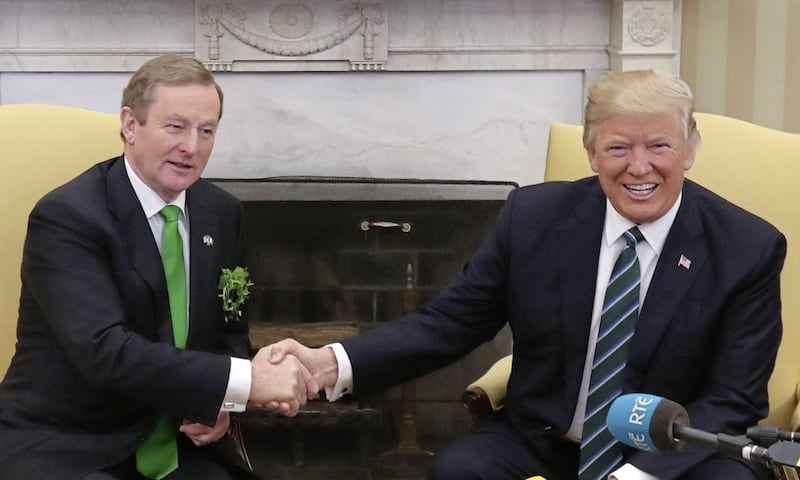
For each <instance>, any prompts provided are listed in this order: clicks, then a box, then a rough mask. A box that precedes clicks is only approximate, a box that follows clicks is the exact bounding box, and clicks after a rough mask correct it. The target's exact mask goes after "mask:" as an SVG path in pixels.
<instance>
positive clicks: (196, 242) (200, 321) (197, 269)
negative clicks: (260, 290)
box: [186, 187, 222, 347]
mask: <svg viewBox="0 0 800 480" xmlns="http://www.w3.org/2000/svg"><path fill="white" fill-rule="evenodd" d="M186 205H187V208H188V211H189V223H190V227H189V263H190V265H191V266H190V268H189V272H190V274H189V275H190V280H189V335H188V339H187V347H188V346H191V345H192V344H193V343H194V340H196V339H198V338H203V337H204V336H205V335H204V331H205V330H206V329H207V328H208V327H213V325H214V321H213V318H212V319H211V320H210V321H209V320H205V317H207V316H208V315H213V314H214V313H215V312H207V311H205V310H206V309H203V308H202V307H200V305H201V304H202V302H201V299H204V298H210V297H211V296H215V295H217V283H218V282H219V275H220V272H219V271H216V269H215V265H216V264H218V261H216V260H215V258H216V251H217V246H216V244H215V243H214V240H213V239H215V238H220V232H218V231H217V228H218V225H219V222H218V221H217V220H218V219H217V214H216V213H215V211H216V210H215V209H214V208H212V206H211V205H208V204H207V201H206V199H205V198H203V196H202V195H198V194H197V191H196V189H195V188H194V187H192V188H189V190H187V192H186ZM216 313H218V314H219V315H220V316H221V315H222V312H221V311H220V312H216Z"/></svg>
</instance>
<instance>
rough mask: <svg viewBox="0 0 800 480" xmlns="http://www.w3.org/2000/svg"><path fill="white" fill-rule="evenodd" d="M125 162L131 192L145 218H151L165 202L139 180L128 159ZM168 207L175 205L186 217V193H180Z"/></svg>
mask: <svg viewBox="0 0 800 480" xmlns="http://www.w3.org/2000/svg"><path fill="white" fill-rule="evenodd" d="M123 158H124V160H125V171H126V172H127V173H128V179H130V181H131V185H132V186H133V191H134V192H135V193H136V197H137V198H138V199H139V203H141V204H142V209H143V210H144V214H145V216H147V218H150V217H152V216H153V215H155V214H157V213H159V212H160V211H161V209H162V208H164V206H165V205H167V202H165V201H164V199H163V198H161V197H160V196H159V195H158V194H157V193H156V192H155V191H154V190H153V189H152V188H150V187H149V186H147V184H146V183H144V182H143V181H142V179H141V178H139V175H137V174H136V172H135V171H134V170H133V168H132V167H131V165H130V163H128V159H127V158H126V157H124V156H123ZM169 204H170V205H177V206H178V208H180V209H181V212H183V215H184V217H185V216H186V191H185V190H184V191H182V192H181V193H180V194H179V195H178V197H177V198H175V200H173V201H171V202H169Z"/></svg>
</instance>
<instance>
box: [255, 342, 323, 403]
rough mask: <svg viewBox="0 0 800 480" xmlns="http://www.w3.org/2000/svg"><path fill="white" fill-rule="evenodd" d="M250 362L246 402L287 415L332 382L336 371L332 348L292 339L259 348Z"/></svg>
mask: <svg viewBox="0 0 800 480" xmlns="http://www.w3.org/2000/svg"><path fill="white" fill-rule="evenodd" d="M251 364H252V383H251V385H250V399H249V400H250V402H251V403H255V404H258V405H261V406H263V407H266V408H269V409H271V410H277V411H279V412H280V413H282V414H283V415H286V416H289V417H293V416H295V415H297V413H298V412H299V411H300V407H301V406H303V405H305V403H306V401H308V400H309V399H312V398H316V397H317V395H318V393H319V391H320V390H322V389H324V388H325V387H327V386H333V385H335V384H336V379H337V378H338V375H339V365H338V363H337V361H336V356H335V355H334V353H333V349H331V348H330V347H322V348H308V347H306V346H303V345H302V344H300V343H299V342H297V341H296V340H293V339H286V340H281V341H280V342H277V343H273V344H272V345H268V346H266V347H263V348H261V349H259V351H258V353H256V355H255V357H253V359H252V360H251Z"/></svg>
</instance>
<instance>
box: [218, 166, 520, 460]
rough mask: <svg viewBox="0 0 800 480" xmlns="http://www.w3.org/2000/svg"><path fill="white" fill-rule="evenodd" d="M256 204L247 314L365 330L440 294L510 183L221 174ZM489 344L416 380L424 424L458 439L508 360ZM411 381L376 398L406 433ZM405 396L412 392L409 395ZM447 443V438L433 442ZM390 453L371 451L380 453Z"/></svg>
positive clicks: (432, 433)
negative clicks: (485, 374)
mask: <svg viewBox="0 0 800 480" xmlns="http://www.w3.org/2000/svg"><path fill="white" fill-rule="evenodd" d="M212 181H214V183H216V184H217V185H219V186H221V187H222V188H224V189H226V190H228V191H229V192H231V193H233V194H234V195H236V196H237V197H239V198H240V199H241V200H242V201H243V203H244V206H245V219H246V245H245V248H246V250H245V252H246V259H245V265H246V266H247V267H248V270H249V271H250V274H251V280H252V281H253V283H254V284H255V285H254V287H253V288H252V289H251V290H252V294H251V297H250V299H249V300H248V303H247V305H246V306H245V310H244V315H245V317H246V318H247V319H248V320H249V322H250V324H251V325H252V326H254V327H255V328H258V327H259V326H269V327H289V328H297V327H301V326H302V325H304V324H309V325H316V326H319V325H322V327H323V329H324V326H325V322H331V324H334V323H341V322H345V323H351V324H353V325H355V328H356V330H358V331H363V330H366V329H369V328H372V327H374V326H375V325H377V324H378V323H379V322H383V321H388V320H392V319H394V318H397V317H399V316H401V315H402V314H404V313H406V312H407V311H409V310H413V309H415V308H417V307H418V306H419V305H421V304H423V303H425V302H427V301H429V300H430V299H432V298H433V297H434V296H435V295H436V294H437V292H439V291H440V290H441V289H442V288H443V287H444V286H445V285H447V283H448V282H449V280H450V279H451V277H452V276H453V274H454V273H456V272H457V271H458V270H459V269H460V268H461V267H462V265H463V264H464V262H465V261H467V260H468V259H469V257H470V255H471V254H472V252H473V251H474V250H475V249H476V248H477V247H478V246H479V244H480V242H481V241H482V240H483V239H484V237H485V236H486V234H487V233H488V232H489V230H490V229H491V227H492V226H493V224H494V222H495V219H496V217H497V214H498V213H499V210H500V208H501V207H502V205H503V202H504V200H505V198H506V197H507V195H508V193H509V192H510V191H511V190H512V189H514V188H516V186H517V185H516V184H514V183H510V182H487V181H474V182H473V181H441V180H386V179H353V178H319V177H291V178H285V177H281V178H270V179H263V180H222V179H215V180H212ZM503 353H505V352H503V351H502V348H499V347H497V346H496V345H491V342H490V343H489V344H487V345H485V346H484V347H481V348H480V349H478V350H477V351H476V352H473V353H472V354H471V355H470V356H468V357H466V358H465V359H463V360H462V361H459V362H457V363H456V364H454V365H451V366H450V367H447V368H445V369H443V370H441V371H439V372H435V373H433V374H430V375H428V376H426V377H423V378H421V379H418V380H417V381H416V382H415V387H416V388H415V390H416V391H415V398H414V399H413V401H414V411H415V414H416V420H415V421H416V427H415V428H416V430H417V433H418V435H419V437H420V438H421V439H423V440H422V441H423V442H424V441H425V440H424V439H425V438H431V439H443V440H446V439H447V438H450V437H452V436H454V435H457V434H460V433H464V432H465V431H467V430H468V428H469V418H468V415H467V414H466V412H465V411H464V409H463V407H462V406H461V404H460V400H459V396H460V394H461V392H462V391H463V388H464V387H465V386H466V385H467V384H468V383H469V382H470V381H471V380H472V379H474V378H475V376H477V375H479V374H480V373H482V371H483V370H484V369H485V368H486V367H488V366H489V365H490V364H491V362H492V361H494V360H496V359H497V358H499V356H500V355H502V354H503ZM401 397H403V395H402V394H401V389H400V387H398V388H397V389H392V390H390V391H387V392H383V393H382V394H381V395H379V396H376V397H373V398H370V399H369V402H370V404H371V405H373V406H375V407H376V408H377V409H379V410H380V411H382V412H383V413H384V415H386V416H387V418H388V419H389V420H388V421H387V422H385V423H387V424H388V425H387V426H386V428H387V429H388V431H386V432H383V434H384V436H386V435H389V436H391V435H392V434H394V435H396V434H397V428H396V425H394V426H393V425H392V424H393V423H394V424H396V423H397V422H396V421H395V422H393V421H392V420H391V419H392V418H394V419H395V420H397V419H398V418H400V417H401V416H402V410H403V409H405V410H408V406H407V405H405V406H403V405H401V404H402V403H403V402H404V401H405V402H407V401H408V398H407V396H406V397H405V398H401ZM401 400H402V401H401ZM432 441H434V442H435V440H432ZM376 453H379V452H371V454H376Z"/></svg>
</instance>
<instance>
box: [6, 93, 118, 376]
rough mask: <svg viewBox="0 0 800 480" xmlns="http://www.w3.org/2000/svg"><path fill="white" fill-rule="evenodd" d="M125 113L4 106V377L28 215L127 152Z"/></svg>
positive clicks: (11, 346) (13, 330)
mask: <svg viewBox="0 0 800 480" xmlns="http://www.w3.org/2000/svg"><path fill="white" fill-rule="evenodd" d="M119 129H120V122H119V117H118V116H117V115H114V114H109V113H100V112H92V111H89V110H82V109H78V108H72V107H64V106H59V105H41V104H9V105H0V158H2V163H0V218H2V219H3V228H2V229H0V245H3V249H2V253H0V285H2V288H0V378H2V376H3V375H4V374H5V371H6V369H7V368H8V363H9V361H10V359H11V356H12V355H13V353H14V344H15V341H16V325H17V311H18V307H19V292H20V264H21V262H22V244H23V242H24V240H25V232H26V229H27V223H28V216H29V214H30V212H31V209H32V208H33V205H34V204H35V203H36V201H38V200H39V199H40V198H41V197H42V196H43V195H44V194H45V193H47V192H48V191H50V190H52V189H53V188H55V187H57V186H59V185H61V184H63V183H66V182H67V181H68V180H70V179H71V178H72V177H74V176H76V175H77V174H79V173H80V172H82V171H84V170H86V169H87V168H89V167H90V166H91V165H93V164H95V163H97V162H99V161H101V160H105V159H107V158H111V157H113V156H115V155H119V154H121V153H122V140H121V139H120V137H119Z"/></svg>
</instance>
